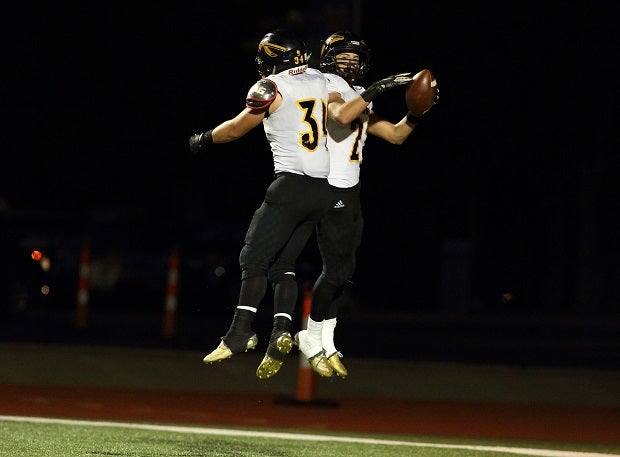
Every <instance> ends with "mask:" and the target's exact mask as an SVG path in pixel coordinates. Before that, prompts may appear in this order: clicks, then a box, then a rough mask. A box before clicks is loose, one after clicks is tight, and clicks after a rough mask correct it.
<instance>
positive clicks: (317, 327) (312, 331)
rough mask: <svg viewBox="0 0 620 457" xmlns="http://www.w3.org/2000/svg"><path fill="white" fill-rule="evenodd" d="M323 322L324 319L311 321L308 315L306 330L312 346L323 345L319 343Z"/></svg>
mask: <svg viewBox="0 0 620 457" xmlns="http://www.w3.org/2000/svg"><path fill="white" fill-rule="evenodd" d="M323 322H325V321H321V322H316V321H313V320H312V319H311V318H310V316H308V325H307V327H306V328H307V330H308V338H309V339H310V341H311V344H312V346H315V345H316V346H318V347H323V346H322V344H321V333H322V330H323Z"/></svg>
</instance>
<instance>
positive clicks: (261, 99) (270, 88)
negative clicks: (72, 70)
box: [245, 78, 278, 109]
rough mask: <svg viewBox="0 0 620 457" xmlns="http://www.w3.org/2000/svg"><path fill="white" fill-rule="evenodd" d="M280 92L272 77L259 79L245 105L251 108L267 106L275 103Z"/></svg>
mask: <svg viewBox="0 0 620 457" xmlns="http://www.w3.org/2000/svg"><path fill="white" fill-rule="evenodd" d="M277 93H278V86H276V83H274V82H273V81H272V80H270V79H266V78H263V79H261V80H260V81H257V82H256V84H254V85H253V86H252V87H251V88H250V90H249V91H248V95H247V97H246V99H245V106H247V107H248V108H251V109H261V108H266V107H268V106H269V105H271V104H272V103H273V101H274V100H275V99H276V95H277Z"/></svg>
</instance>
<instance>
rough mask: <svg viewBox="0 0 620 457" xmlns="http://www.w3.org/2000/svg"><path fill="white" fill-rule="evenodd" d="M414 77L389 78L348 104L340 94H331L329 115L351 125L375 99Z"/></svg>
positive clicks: (402, 74)
mask: <svg viewBox="0 0 620 457" xmlns="http://www.w3.org/2000/svg"><path fill="white" fill-rule="evenodd" d="M413 76H414V75H413V73H410V72H409V73H399V74H397V75H392V76H388V77H387V78H383V79H381V80H379V81H377V82H374V83H372V84H371V85H370V86H369V87H368V89H366V90H365V91H364V92H362V93H361V94H360V95H359V96H357V97H355V98H353V99H351V100H349V101H348V102H345V101H344V100H343V99H342V97H340V94H337V93H330V94H329V107H328V115H329V116H330V117H331V118H333V119H335V120H337V121H338V122H340V123H341V124H349V123H350V122H353V120H354V119H356V118H357V117H358V116H359V115H360V114H362V113H363V112H364V110H365V109H366V108H368V105H369V104H370V102H372V101H373V100H374V99H375V98H377V97H378V96H379V95H381V94H382V93H384V92H386V91H388V90H390V89H392V88H394V87H396V86H402V85H405V84H407V83H409V82H410V81H411V80H412V79H413ZM332 97H333V98H332Z"/></svg>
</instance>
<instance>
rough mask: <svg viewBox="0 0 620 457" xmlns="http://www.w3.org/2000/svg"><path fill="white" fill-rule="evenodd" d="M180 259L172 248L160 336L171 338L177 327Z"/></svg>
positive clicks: (176, 251) (177, 251)
mask: <svg viewBox="0 0 620 457" xmlns="http://www.w3.org/2000/svg"><path fill="white" fill-rule="evenodd" d="M180 264H181V258H180V255H179V250H178V249H177V248H174V249H173V250H172V252H171V253H170V261H169V264H168V284H167V286H166V300H165V303H164V318H163V323H162V330H161V332H162V335H164V336H165V337H168V338H169V337H171V336H173V335H174V334H175V333H176V326H177V304H178V298H177V295H178V283H179V266H180Z"/></svg>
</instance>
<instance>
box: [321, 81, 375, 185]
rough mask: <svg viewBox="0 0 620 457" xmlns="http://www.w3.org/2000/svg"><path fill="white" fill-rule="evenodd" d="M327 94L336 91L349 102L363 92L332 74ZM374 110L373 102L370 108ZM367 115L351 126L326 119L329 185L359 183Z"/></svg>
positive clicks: (362, 89)
mask: <svg viewBox="0 0 620 457" xmlns="http://www.w3.org/2000/svg"><path fill="white" fill-rule="evenodd" d="M325 77H326V78H327V82H328V84H327V86H328V91H329V92H330V93H331V92H337V93H339V94H340V96H341V97H342V99H343V100H344V101H345V102H347V101H349V100H351V99H353V98H355V97H357V96H358V95H359V94H360V93H362V92H363V91H364V88H363V87H361V86H354V87H351V86H350V85H349V83H347V82H346V81H345V80H344V79H343V78H342V77H340V76H338V75H334V74H331V73H327V74H325ZM368 108H370V109H372V103H371V104H369V105H368ZM367 129H368V114H367V112H366V111H365V112H363V113H362V114H361V115H360V116H359V117H358V118H357V119H355V120H354V121H353V122H351V123H350V124H348V125H343V124H341V123H340V122H338V121H335V120H333V119H329V118H328V119H327V132H328V135H329V141H328V145H329V155H330V167H329V183H330V184H331V185H333V186H336V187H353V186H354V185H356V184H357V183H358V182H359V180H360V165H361V164H362V150H363V149H364V144H365V143H366V136H367V134H366V130H367Z"/></svg>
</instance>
